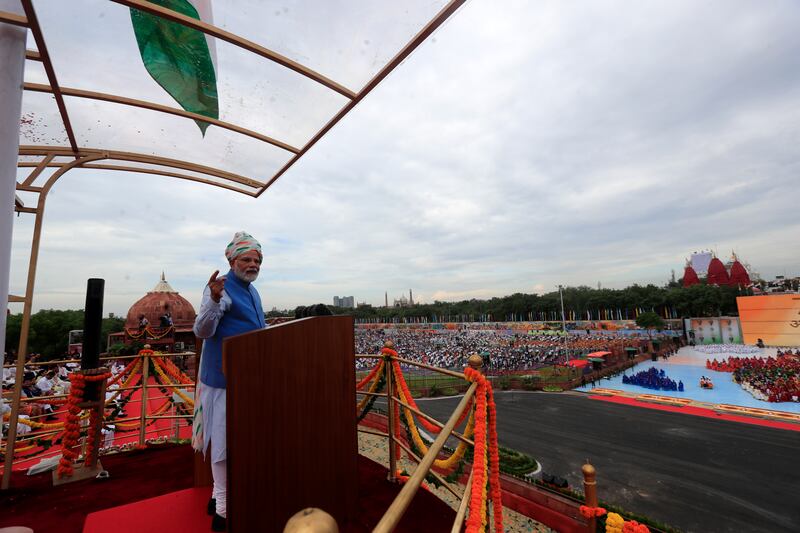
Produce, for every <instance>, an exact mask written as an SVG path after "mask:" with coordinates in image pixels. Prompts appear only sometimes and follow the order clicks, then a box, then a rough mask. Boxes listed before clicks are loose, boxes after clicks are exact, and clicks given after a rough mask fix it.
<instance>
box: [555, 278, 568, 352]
mask: <svg viewBox="0 0 800 533" xmlns="http://www.w3.org/2000/svg"><path fill="white" fill-rule="evenodd" d="M561 289H562V287H561V285H559V286H558V295H559V296H560V297H561V329H562V332H563V333H564V364H567V361H568V360H569V355H568V354H567V319H566V316H565V315H564V293H563V292H562V290H561Z"/></svg>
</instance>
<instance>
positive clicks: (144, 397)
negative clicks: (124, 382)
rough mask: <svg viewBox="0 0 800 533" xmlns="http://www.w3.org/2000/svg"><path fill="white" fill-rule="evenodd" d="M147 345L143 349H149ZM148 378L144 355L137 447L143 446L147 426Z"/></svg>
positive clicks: (146, 356) (147, 363)
mask: <svg viewBox="0 0 800 533" xmlns="http://www.w3.org/2000/svg"><path fill="white" fill-rule="evenodd" d="M149 348H150V346H149V345H147V344H146V345H145V349H146V350H147V349H149ZM149 378H150V356H149V355H148V354H147V353H145V354H144V355H143V356H142V410H141V415H140V416H139V423H140V424H141V426H140V427H139V446H144V435H145V429H146V425H147V380H148V379H149Z"/></svg>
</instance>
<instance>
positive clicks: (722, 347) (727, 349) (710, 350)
mask: <svg viewBox="0 0 800 533" xmlns="http://www.w3.org/2000/svg"><path fill="white" fill-rule="evenodd" d="M695 350H697V351H698V352H702V353H705V354H709V355H713V354H738V355H752V354H757V353H761V349H760V348H759V347H758V346H752V345H750V344H701V345H698V346H695Z"/></svg>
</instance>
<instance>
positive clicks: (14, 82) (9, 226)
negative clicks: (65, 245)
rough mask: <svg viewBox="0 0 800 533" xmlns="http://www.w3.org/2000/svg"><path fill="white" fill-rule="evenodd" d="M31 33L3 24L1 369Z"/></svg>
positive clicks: (4, 0) (2, 6)
mask: <svg viewBox="0 0 800 533" xmlns="http://www.w3.org/2000/svg"><path fill="white" fill-rule="evenodd" d="M0 11H8V12H11V13H17V14H19V15H24V14H25V12H24V11H23V9H22V5H20V2H19V0H0ZM27 33H28V32H27V30H26V29H25V28H22V27H19V26H12V25H11V24H3V23H0V65H2V67H1V68H0V365H2V364H3V363H5V358H4V357H3V351H4V347H5V344H6V313H7V309H8V279H9V270H10V268H11V237H12V233H13V231H12V230H13V226H14V193H15V190H16V183H17V156H18V153H19V120H20V116H21V114H22V82H23V78H24V71H25V39H26V37H27Z"/></svg>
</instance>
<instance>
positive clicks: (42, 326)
mask: <svg viewBox="0 0 800 533" xmlns="http://www.w3.org/2000/svg"><path fill="white" fill-rule="evenodd" d="M83 314H84V313H83V309H79V310H66V311H61V310H56V309H42V310H41V311H39V312H37V313H34V314H33V315H31V324H30V328H29V330H28V350H27V352H28V353H29V354H32V353H38V354H42V358H41V359H42V360H48V359H54V358H56V357H59V358H60V357H61V356H63V355H65V354H66V353H67V343H68V341H69V332H70V331H71V330H74V329H83ZM124 326H125V319H124V318H117V317H115V318H104V319H103V322H102V326H101V328H102V329H101V332H100V350H101V351H105V350H106V348H107V346H106V345H107V342H108V335H109V334H110V333H116V332H118V331H122V328H123V327H124ZM21 329H22V313H18V314H15V315H9V316H8V320H7V321H6V346H5V349H6V353H8V354H11V353H16V351H17V348H18V347H19V334H20V330H21Z"/></svg>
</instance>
